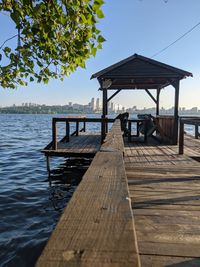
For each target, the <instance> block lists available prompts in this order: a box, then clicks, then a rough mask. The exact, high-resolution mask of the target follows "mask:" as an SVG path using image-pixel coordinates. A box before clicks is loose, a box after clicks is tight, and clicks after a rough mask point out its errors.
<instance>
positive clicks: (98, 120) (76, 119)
mask: <svg viewBox="0 0 200 267" xmlns="http://www.w3.org/2000/svg"><path fill="white" fill-rule="evenodd" d="M114 121H115V120H114V119H108V118H105V119H102V118H86V117H82V116H81V117H80V116H79V117H58V118H53V119H52V149H53V150H56V149H57V136H58V129H57V123H58V122H65V124H66V127H65V131H66V133H65V137H64V138H63V139H62V141H66V142H69V140H70V136H73V135H76V136H78V135H79V132H83V131H84V132H85V131H86V123H89V122H92V123H99V124H100V125H101V126H100V128H101V136H102V142H103V140H104V138H105V134H106V133H105V128H106V127H105V125H107V124H108V123H113V122H114ZM74 122H75V123H76V130H75V131H74V132H73V133H70V123H74ZM81 124H83V125H82V128H80V125H81Z"/></svg>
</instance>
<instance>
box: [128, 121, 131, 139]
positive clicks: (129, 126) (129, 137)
mask: <svg viewBox="0 0 200 267" xmlns="http://www.w3.org/2000/svg"><path fill="white" fill-rule="evenodd" d="M128 142H131V121H128Z"/></svg>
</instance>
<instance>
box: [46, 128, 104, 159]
mask: <svg viewBox="0 0 200 267" xmlns="http://www.w3.org/2000/svg"><path fill="white" fill-rule="evenodd" d="M100 146H101V135H100V134H97V133H86V132H81V133H79V135H78V136H76V135H74V136H71V137H70V142H66V140H65V138H63V139H62V140H60V141H59V142H58V143H57V148H56V149H54V148H53V145H52V142H51V143H50V144H49V145H48V146H47V147H46V148H44V149H43V150H42V152H43V153H44V154H45V155H46V156H61V157H63V156H68V157H80V156H81V157H94V155H95V154H96V153H97V152H98V151H99V149H100Z"/></svg>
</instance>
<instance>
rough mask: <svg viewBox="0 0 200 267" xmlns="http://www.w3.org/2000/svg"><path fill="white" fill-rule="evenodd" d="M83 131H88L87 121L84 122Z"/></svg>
mask: <svg viewBox="0 0 200 267" xmlns="http://www.w3.org/2000/svg"><path fill="white" fill-rule="evenodd" d="M83 131H84V132H85V131H86V122H85V121H84V122H83Z"/></svg>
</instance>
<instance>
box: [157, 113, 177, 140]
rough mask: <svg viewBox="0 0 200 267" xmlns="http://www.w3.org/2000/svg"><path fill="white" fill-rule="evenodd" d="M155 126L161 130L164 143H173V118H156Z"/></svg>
mask: <svg viewBox="0 0 200 267" xmlns="http://www.w3.org/2000/svg"><path fill="white" fill-rule="evenodd" d="M155 119H156V121H157V124H158V125H159V127H160V128H161V130H162V134H163V136H162V138H163V139H164V141H168V142H173V140H174V120H175V119H174V116H157V117H156V118H155Z"/></svg>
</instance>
